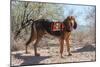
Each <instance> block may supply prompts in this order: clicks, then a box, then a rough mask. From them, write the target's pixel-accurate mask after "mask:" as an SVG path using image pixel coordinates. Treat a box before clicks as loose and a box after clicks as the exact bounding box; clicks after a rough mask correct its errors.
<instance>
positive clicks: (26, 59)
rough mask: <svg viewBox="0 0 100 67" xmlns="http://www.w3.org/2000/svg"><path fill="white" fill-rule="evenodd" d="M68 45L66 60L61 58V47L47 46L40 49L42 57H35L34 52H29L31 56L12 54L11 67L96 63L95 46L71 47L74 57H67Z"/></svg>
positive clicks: (16, 52)
mask: <svg viewBox="0 0 100 67" xmlns="http://www.w3.org/2000/svg"><path fill="white" fill-rule="evenodd" d="M66 49H67V48H66V45H64V53H63V56H64V58H61V57H60V53H59V46H46V47H43V48H38V53H40V55H41V56H34V51H33V50H29V54H25V52H24V51H14V52H11V66H20V65H36V64H52V63H69V62H83V61H95V60H96V58H95V56H96V55H95V49H96V48H95V45H94V44H93V45H85V46H80V45H73V46H71V52H72V56H67V51H66Z"/></svg>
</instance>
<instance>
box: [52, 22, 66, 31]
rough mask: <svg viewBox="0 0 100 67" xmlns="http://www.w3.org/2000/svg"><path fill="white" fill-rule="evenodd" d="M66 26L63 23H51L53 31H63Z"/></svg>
mask: <svg viewBox="0 0 100 67" xmlns="http://www.w3.org/2000/svg"><path fill="white" fill-rule="evenodd" d="M63 30H64V24H63V23H61V22H52V23H51V31H63Z"/></svg>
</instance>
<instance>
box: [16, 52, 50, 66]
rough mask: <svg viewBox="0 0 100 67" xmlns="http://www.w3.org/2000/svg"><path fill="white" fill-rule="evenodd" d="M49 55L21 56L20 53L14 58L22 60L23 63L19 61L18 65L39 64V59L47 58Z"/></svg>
mask: <svg viewBox="0 0 100 67" xmlns="http://www.w3.org/2000/svg"><path fill="white" fill-rule="evenodd" d="M50 57H51V56H23V55H22V54H20V53H18V54H16V55H15V58H17V59H22V60H23V63H21V64H20V66H22V65H24V66H27V65H37V64H40V62H41V61H43V60H45V59H48V58H50Z"/></svg>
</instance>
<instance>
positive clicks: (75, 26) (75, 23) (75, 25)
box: [73, 21, 77, 29]
mask: <svg viewBox="0 0 100 67" xmlns="http://www.w3.org/2000/svg"><path fill="white" fill-rule="evenodd" d="M73 28H74V29H76V28H77V22H76V21H75V22H74V26H73Z"/></svg>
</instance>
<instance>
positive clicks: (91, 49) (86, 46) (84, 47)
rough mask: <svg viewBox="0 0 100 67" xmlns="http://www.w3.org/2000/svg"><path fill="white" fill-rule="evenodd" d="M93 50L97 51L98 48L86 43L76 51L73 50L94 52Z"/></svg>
mask: <svg viewBox="0 0 100 67" xmlns="http://www.w3.org/2000/svg"><path fill="white" fill-rule="evenodd" d="M92 51H96V48H95V47H94V46H92V45H85V46H83V47H82V48H79V49H76V50H75V51H72V52H73V53H77V52H92Z"/></svg>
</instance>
